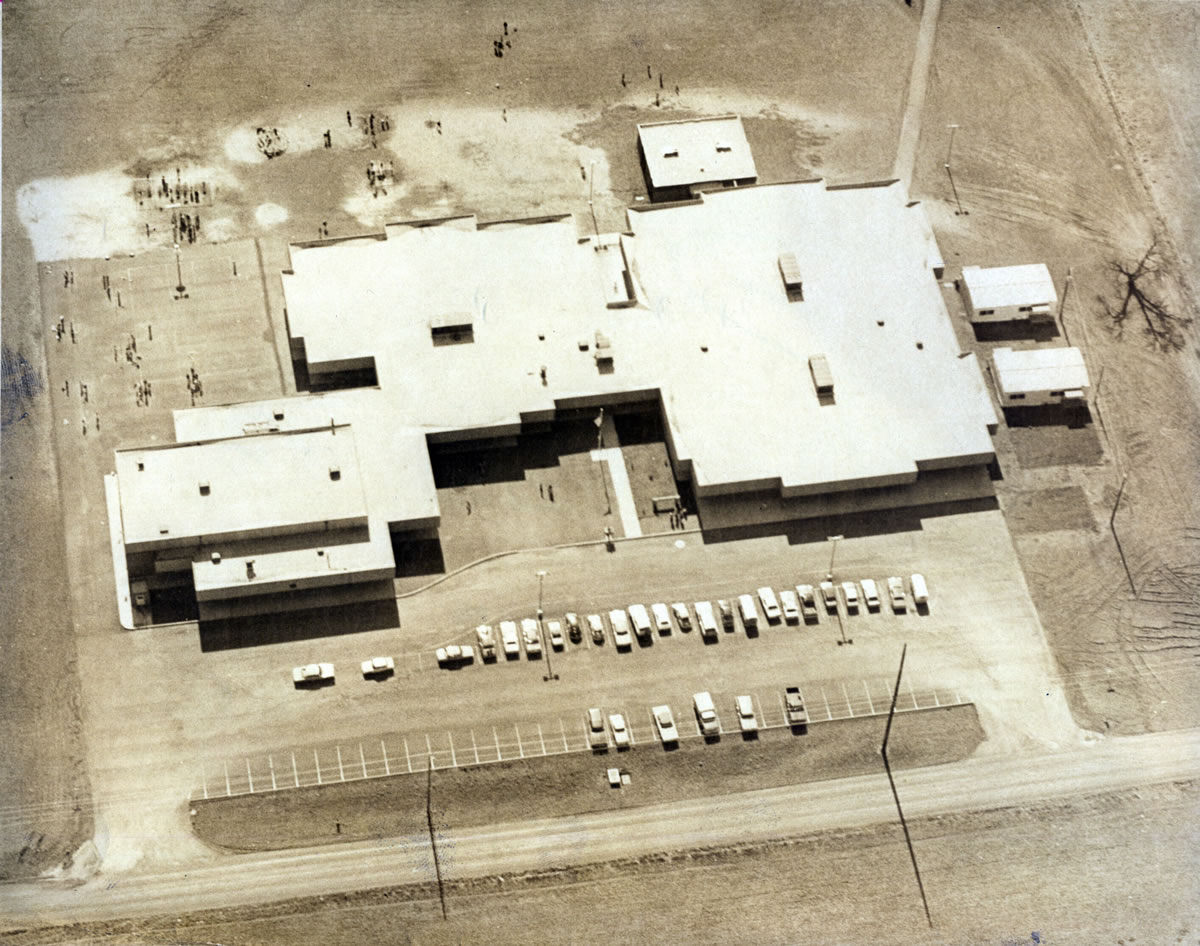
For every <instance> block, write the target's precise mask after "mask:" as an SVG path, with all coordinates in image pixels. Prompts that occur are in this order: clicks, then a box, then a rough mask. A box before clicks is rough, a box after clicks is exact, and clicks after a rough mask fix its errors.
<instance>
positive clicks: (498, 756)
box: [492, 726, 504, 762]
mask: <svg viewBox="0 0 1200 946" xmlns="http://www.w3.org/2000/svg"><path fill="white" fill-rule="evenodd" d="M492 738H493V739H495V740H496V761H497V762H499V761H501V760H502V759H503V758H504V756H503V755H501V753H500V737H499V736H498V735H496V727H495V726H493V727H492Z"/></svg>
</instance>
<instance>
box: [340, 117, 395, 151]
mask: <svg viewBox="0 0 1200 946" xmlns="http://www.w3.org/2000/svg"><path fill="white" fill-rule="evenodd" d="M359 121H360V122H361V124H362V130H363V134H364V135H366V136H367V137H369V138H370V139H371V147H372V148H378V147H379V142H378V140H377V139H376V137H375V134H376V131H378V133H379V134H383V133H384V132H385V131H389V130H390V129H391V127H392V120H391V119H390V118H388V117H387V116H381V117H380V118H378V119H376V118H375V113H374V112H370V113H369V114H368V115H367V116H366V117H365V118H361V117H360V119H359ZM346 125H347V127H349V128H353V127H354V116H353V115H352V114H351V113H350V110H349V109H346ZM325 147H326V148H332V147H333V132H332V131H331V130H326V132H325Z"/></svg>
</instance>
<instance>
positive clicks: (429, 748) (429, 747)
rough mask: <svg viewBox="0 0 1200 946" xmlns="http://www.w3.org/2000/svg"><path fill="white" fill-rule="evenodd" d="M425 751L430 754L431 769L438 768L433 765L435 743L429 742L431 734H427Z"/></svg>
mask: <svg viewBox="0 0 1200 946" xmlns="http://www.w3.org/2000/svg"><path fill="white" fill-rule="evenodd" d="M425 750H426V751H427V752H428V753H429V767H430V768H431V769H435V768H437V766H436V765H434V764H433V743H432V742H430V741H429V733H425Z"/></svg>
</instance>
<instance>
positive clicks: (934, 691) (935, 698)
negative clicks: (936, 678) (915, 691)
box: [933, 687, 942, 706]
mask: <svg viewBox="0 0 1200 946" xmlns="http://www.w3.org/2000/svg"><path fill="white" fill-rule="evenodd" d="M933 705H934V706H941V705H942V704H941V703H940V702H939V701H938V695H937V687H934V688H933Z"/></svg>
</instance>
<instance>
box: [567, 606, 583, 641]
mask: <svg viewBox="0 0 1200 946" xmlns="http://www.w3.org/2000/svg"><path fill="white" fill-rule="evenodd" d="M566 621H567V637H569V638H571V643H572V644H578V643H580V642H581V641H582V640H583V628H582V627H581V626H580V624H579V615H578V614H576V613H575V612H574V611H568V612H567V615H566Z"/></svg>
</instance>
